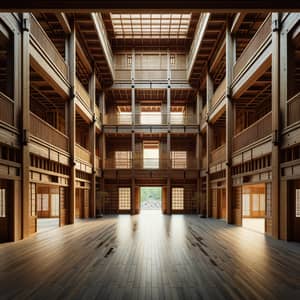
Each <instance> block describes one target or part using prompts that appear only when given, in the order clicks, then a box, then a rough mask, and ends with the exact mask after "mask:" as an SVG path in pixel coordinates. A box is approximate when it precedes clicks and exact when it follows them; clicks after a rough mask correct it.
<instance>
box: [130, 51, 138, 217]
mask: <svg viewBox="0 0 300 300" xmlns="http://www.w3.org/2000/svg"><path fill="white" fill-rule="evenodd" d="M131 113H132V130H131V151H132V164H131V214H132V215H134V214H135V167H136V165H137V164H136V161H135V159H136V154H135V123H136V117H137V116H136V107H135V50H134V49H132V59H131Z"/></svg>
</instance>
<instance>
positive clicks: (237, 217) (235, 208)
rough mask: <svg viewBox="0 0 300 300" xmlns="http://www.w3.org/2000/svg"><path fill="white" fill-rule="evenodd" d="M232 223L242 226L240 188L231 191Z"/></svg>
mask: <svg viewBox="0 0 300 300" xmlns="http://www.w3.org/2000/svg"><path fill="white" fill-rule="evenodd" d="M232 223H233V224H235V225H242V187H241V186H238V187H234V188H233V189H232Z"/></svg>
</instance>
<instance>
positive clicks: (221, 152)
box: [210, 144, 226, 164]
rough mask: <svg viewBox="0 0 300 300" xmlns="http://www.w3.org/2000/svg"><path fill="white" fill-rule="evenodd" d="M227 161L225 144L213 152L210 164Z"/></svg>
mask: <svg viewBox="0 0 300 300" xmlns="http://www.w3.org/2000/svg"><path fill="white" fill-rule="evenodd" d="M225 160H226V148H225V144H224V145H222V146H220V147H218V148H217V149H214V150H213V151H211V161H210V163H213V164H214V163H220V162H223V161H225Z"/></svg>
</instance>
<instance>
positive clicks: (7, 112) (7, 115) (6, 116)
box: [0, 92, 14, 125]
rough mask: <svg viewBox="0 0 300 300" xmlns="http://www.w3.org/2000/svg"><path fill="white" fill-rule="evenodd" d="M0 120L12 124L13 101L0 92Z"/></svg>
mask: <svg viewBox="0 0 300 300" xmlns="http://www.w3.org/2000/svg"><path fill="white" fill-rule="evenodd" d="M0 121H3V122H5V123H7V124H9V125H14V102H13V100H11V99H10V98H8V97H7V96H6V95H4V94H3V93H1V92H0Z"/></svg>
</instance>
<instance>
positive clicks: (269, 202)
mask: <svg viewBox="0 0 300 300" xmlns="http://www.w3.org/2000/svg"><path fill="white" fill-rule="evenodd" d="M266 198H267V211H266V215H267V217H268V218H271V217H272V185H271V183H267V184H266Z"/></svg>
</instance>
